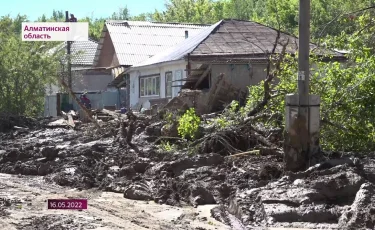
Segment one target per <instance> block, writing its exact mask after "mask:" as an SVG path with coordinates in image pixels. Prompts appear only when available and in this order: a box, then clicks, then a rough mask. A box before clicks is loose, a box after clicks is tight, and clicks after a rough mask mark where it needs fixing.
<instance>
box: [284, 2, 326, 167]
mask: <svg viewBox="0 0 375 230" xmlns="http://www.w3.org/2000/svg"><path fill="white" fill-rule="evenodd" d="M309 56H310V0H300V6H299V45H298V95H287V96H286V122H285V126H286V135H285V142H284V152H285V155H284V163H285V169H286V170H288V171H299V170H304V169H306V168H307V167H308V166H309V165H310V164H313V161H312V160H311V159H312V155H313V154H314V153H315V152H316V151H317V150H318V149H319V129H320V127H319V121H320V115H319V106H320V98H319V97H318V96H316V95H309V74H310V71H309V70H310V63H309Z"/></svg>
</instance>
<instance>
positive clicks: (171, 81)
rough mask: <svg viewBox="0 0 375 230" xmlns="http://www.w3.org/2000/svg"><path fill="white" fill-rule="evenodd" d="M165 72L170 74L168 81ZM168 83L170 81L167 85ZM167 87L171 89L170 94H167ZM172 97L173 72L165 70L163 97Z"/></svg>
mask: <svg viewBox="0 0 375 230" xmlns="http://www.w3.org/2000/svg"><path fill="white" fill-rule="evenodd" d="M167 74H170V77H171V80H170V81H168V80H167ZM168 83H170V86H169V85H168ZM168 87H170V89H171V92H170V93H171V94H170V95H168V94H167V92H168ZM172 97H173V72H172V71H167V72H165V98H172Z"/></svg>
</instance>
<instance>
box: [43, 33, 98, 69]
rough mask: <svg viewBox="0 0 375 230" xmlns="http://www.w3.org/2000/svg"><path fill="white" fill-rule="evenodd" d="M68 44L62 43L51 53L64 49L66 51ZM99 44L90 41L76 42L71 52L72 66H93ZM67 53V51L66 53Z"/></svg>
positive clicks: (72, 45)
mask: <svg viewBox="0 0 375 230" xmlns="http://www.w3.org/2000/svg"><path fill="white" fill-rule="evenodd" d="M66 45H67V43H66V42H63V43H61V44H60V45H58V46H57V47H55V48H53V49H52V50H50V52H58V51H60V50H62V49H64V50H66ZM97 48H98V43H97V42H96V41H94V40H91V39H89V40H88V41H75V42H73V43H72V44H71V47H70V50H71V51H70V52H71V54H72V56H73V57H72V65H87V66H92V65H93V63H94V58H95V53H96V49H97ZM65 52H66V51H65Z"/></svg>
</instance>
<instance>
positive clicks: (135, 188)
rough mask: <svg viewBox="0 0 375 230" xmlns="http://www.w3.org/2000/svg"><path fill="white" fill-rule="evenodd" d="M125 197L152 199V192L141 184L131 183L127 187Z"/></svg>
mask: <svg viewBox="0 0 375 230" xmlns="http://www.w3.org/2000/svg"><path fill="white" fill-rule="evenodd" d="M124 198H127V199H132V200H152V196H151V194H150V192H149V191H147V190H145V188H144V187H142V186H140V185H130V186H128V187H126V188H125V191H124Z"/></svg>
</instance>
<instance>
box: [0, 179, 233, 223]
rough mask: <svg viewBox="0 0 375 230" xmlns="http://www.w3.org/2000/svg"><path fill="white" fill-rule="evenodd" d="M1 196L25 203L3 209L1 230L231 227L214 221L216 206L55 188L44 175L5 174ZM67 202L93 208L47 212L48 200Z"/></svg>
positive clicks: (2, 180)
mask: <svg viewBox="0 0 375 230" xmlns="http://www.w3.org/2000/svg"><path fill="white" fill-rule="evenodd" d="M0 198H3V199H8V200H12V199H13V200H21V202H22V203H20V204H16V203H11V204H8V205H7V206H3V207H0V217H1V219H0V229H9V230H11V229H27V230H31V229H35V230H36V229H38V230H44V229H54V230H58V229H70V230H74V229H103V230H104V229H127V230H132V229H134V230H141V229H218V230H219V229H230V228H229V227H227V226H225V225H223V224H222V223H220V222H218V221H216V220H215V219H213V218H211V217H210V209H211V208H212V206H200V207H198V208H196V209H195V208H192V207H184V208H178V207H172V206H167V205H158V204H155V203H154V202H142V201H133V200H128V199H124V198H123V196H122V194H116V193H108V192H100V191H97V190H89V191H78V190H76V189H69V188H66V187H60V186H57V185H51V184H48V183H46V182H44V180H43V177H34V176H33V177H31V176H15V175H8V174H0ZM64 198H87V199H88V209H87V210H83V211H73V210H48V209H47V202H46V201H47V199H64Z"/></svg>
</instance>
